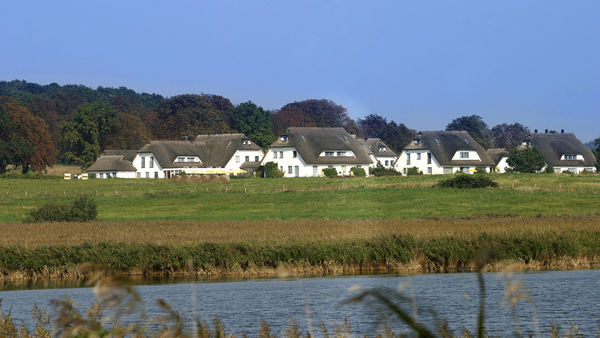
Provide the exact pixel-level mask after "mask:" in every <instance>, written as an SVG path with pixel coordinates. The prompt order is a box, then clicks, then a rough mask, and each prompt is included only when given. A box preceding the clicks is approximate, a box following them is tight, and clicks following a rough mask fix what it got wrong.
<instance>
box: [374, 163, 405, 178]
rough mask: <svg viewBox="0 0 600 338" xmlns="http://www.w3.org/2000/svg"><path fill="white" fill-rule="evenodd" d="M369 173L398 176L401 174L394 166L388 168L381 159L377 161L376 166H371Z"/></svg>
mask: <svg viewBox="0 0 600 338" xmlns="http://www.w3.org/2000/svg"><path fill="white" fill-rule="evenodd" d="M369 173H370V174H373V175H375V176H397V175H400V173H399V172H398V171H396V169H394V168H386V167H384V166H383V164H381V161H377V165H376V166H375V168H369Z"/></svg>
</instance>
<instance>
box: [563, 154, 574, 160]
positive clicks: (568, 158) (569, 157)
mask: <svg viewBox="0 0 600 338" xmlns="http://www.w3.org/2000/svg"><path fill="white" fill-rule="evenodd" d="M576 159H577V155H565V160H576Z"/></svg>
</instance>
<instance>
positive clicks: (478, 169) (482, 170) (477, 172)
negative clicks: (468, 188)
mask: <svg viewBox="0 0 600 338" xmlns="http://www.w3.org/2000/svg"><path fill="white" fill-rule="evenodd" d="M475 173H476V174H487V171H486V170H485V168H484V167H477V168H475Z"/></svg>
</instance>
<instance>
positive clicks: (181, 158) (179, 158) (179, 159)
mask: <svg viewBox="0 0 600 338" xmlns="http://www.w3.org/2000/svg"><path fill="white" fill-rule="evenodd" d="M176 161H177V162H185V157H183V156H180V157H178V158H177V160H176Z"/></svg>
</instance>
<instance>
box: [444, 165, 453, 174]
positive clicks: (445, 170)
mask: <svg viewBox="0 0 600 338" xmlns="http://www.w3.org/2000/svg"><path fill="white" fill-rule="evenodd" d="M448 174H452V167H444V175H448Z"/></svg>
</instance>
